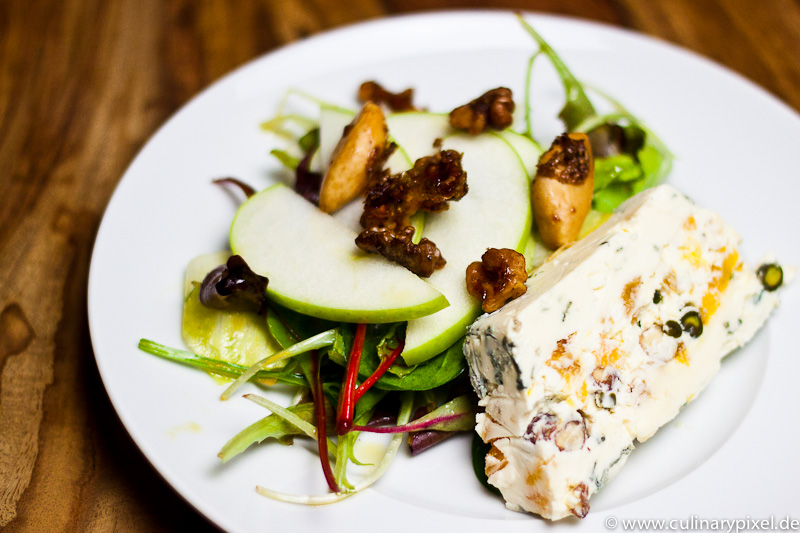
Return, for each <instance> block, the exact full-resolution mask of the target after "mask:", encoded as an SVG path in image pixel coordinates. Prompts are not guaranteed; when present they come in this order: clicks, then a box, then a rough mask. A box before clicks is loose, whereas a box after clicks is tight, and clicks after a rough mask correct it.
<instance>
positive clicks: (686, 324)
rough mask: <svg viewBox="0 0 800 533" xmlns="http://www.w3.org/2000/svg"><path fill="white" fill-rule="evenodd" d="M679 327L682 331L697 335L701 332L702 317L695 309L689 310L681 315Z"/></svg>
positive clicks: (692, 335)
mask: <svg viewBox="0 0 800 533" xmlns="http://www.w3.org/2000/svg"><path fill="white" fill-rule="evenodd" d="M681 327H682V328H683V331H685V332H686V333H688V334H689V335H690V336H691V337H695V338H696V337H699V336H700V335H702V333H703V319H702V318H700V313H698V312H697V311H689V312H688V313H686V314H685V315H683V317H681Z"/></svg>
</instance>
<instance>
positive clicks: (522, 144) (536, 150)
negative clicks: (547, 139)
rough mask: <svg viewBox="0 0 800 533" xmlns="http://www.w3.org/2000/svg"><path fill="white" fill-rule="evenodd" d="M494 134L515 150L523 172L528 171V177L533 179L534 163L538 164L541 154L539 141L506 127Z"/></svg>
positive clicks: (534, 172) (534, 173)
mask: <svg viewBox="0 0 800 533" xmlns="http://www.w3.org/2000/svg"><path fill="white" fill-rule="evenodd" d="M495 135H499V136H500V137H502V138H503V139H504V140H506V141H507V142H508V144H510V145H511V147H512V148H513V149H514V151H515V152H517V155H519V158H520V159H521V160H522V165H523V166H524V167H525V172H527V173H528V179H529V180H530V181H533V177H534V176H535V175H536V165H538V164H539V157H540V156H541V155H542V147H541V146H539V143H537V142H536V141H534V140H533V139H531V138H530V137H528V136H527V135H522V134H521V133H517V132H516V131H512V130H508V129H506V130H503V131H499V132H496V133H495Z"/></svg>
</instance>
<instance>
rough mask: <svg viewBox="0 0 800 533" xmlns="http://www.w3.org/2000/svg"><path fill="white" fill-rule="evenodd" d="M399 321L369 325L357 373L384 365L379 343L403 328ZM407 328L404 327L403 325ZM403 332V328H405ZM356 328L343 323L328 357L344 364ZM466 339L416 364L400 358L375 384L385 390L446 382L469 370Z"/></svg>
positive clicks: (366, 373)
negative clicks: (464, 343) (410, 364)
mask: <svg viewBox="0 0 800 533" xmlns="http://www.w3.org/2000/svg"><path fill="white" fill-rule="evenodd" d="M396 326H397V325H396V324H371V325H369V326H368V327H367V334H366V338H365V340H364V348H363V351H362V353H361V363H360V365H359V367H358V375H359V376H360V377H361V378H362V379H366V378H368V377H369V376H370V375H372V373H373V372H374V371H375V370H376V369H377V368H378V366H379V365H380V364H381V358H380V357H379V356H378V349H377V347H378V345H379V344H381V343H382V342H386V338H387V336H390V335H392V334H393V333H392V332H394V331H398V332H399V331H400V328H399V327H396ZM403 329H404V328H403ZM403 334H404V331H403ZM354 335H355V327H354V326H353V325H351V324H342V325H340V327H339V328H338V334H337V339H336V340H335V341H334V343H333V344H332V345H331V346H330V348H329V349H328V357H329V358H330V359H331V361H333V362H335V363H336V364H338V365H341V366H345V365H346V364H347V358H348V356H349V355H350V348H351V347H352V345H353V337H354ZM462 343H463V339H460V340H459V341H458V342H456V343H455V344H453V345H452V346H451V347H450V348H448V349H447V350H445V351H444V352H442V353H440V354H439V355H437V356H435V357H433V358H432V359H429V360H428V361H425V362H424V363H421V364H419V365H416V366H413V367H407V366H405V365H403V364H402V362H401V359H398V360H397V362H395V364H394V365H392V367H390V369H391V368H393V367H397V368H395V372H394V373H392V374H390V373H389V372H387V373H386V374H384V375H383V376H382V377H381V378H380V379H379V380H378V381H377V383H375V387H377V388H379V389H383V390H417V391H420V390H429V389H434V388H436V387H439V386H441V385H444V384H445V383H448V382H450V381H452V380H453V379H455V378H456V377H458V376H459V375H461V374H462V373H463V372H465V371H466V368H467V363H466V360H465V359H464V353H463V351H462V348H461V345H462Z"/></svg>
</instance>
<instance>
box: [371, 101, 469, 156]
mask: <svg viewBox="0 0 800 533" xmlns="http://www.w3.org/2000/svg"><path fill="white" fill-rule="evenodd" d="M386 125H387V126H388V127H389V136H390V137H391V138H392V140H394V142H395V143H397V145H398V146H400V147H401V148H402V149H403V151H404V152H405V153H406V155H407V156H408V158H409V159H410V161H411V164H412V165H413V164H414V161H416V160H417V159H419V158H420V157H425V156H426V155H432V154H434V153H436V152H437V149H436V148H434V146H433V143H434V141H436V139H444V138H445V137H447V136H448V135H452V134H453V133H455V130H453V128H451V127H450V119H449V118H448V116H447V115H443V114H439V113H426V112H420V111H409V112H406V113H395V114H393V115H389V116H387V117H386Z"/></svg>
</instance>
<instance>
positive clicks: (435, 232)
mask: <svg viewBox="0 0 800 533" xmlns="http://www.w3.org/2000/svg"><path fill="white" fill-rule="evenodd" d="M442 148H444V149H452V150H456V151H458V152H461V153H463V154H464V157H463V159H462V166H463V167H464V170H466V171H467V184H468V185H469V192H468V193H467V195H466V196H464V198H462V199H461V200H459V201H458V202H451V203H450V208H449V209H448V210H447V211H443V212H441V213H431V214H428V217H427V221H426V225H425V232H424V236H425V237H427V238H429V239H430V240H432V241H433V242H435V243H436V245H437V246H438V247H439V249H440V250H441V252H442V255H443V256H444V258H445V259H446V260H447V264H446V265H445V267H444V268H443V269H441V270H437V271H436V272H434V273H433V275H432V276H431V277H430V278H428V282H429V283H430V284H431V285H433V286H434V287H436V289H438V290H439V291H441V293H442V294H444V295H445V296H446V297H447V301H448V302H450V306H449V307H446V308H445V309H442V310H441V311H438V312H436V313H434V314H432V315H430V316H426V317H424V318H419V319H417V320H412V321H410V322H409V323H408V329H407V330H406V346H405V350H404V351H403V354H402V355H403V359H404V360H405V362H406V363H407V364H408V365H414V364H417V363H421V362H423V361H425V360H427V359H430V358H431V357H433V356H435V355H436V354H438V353H441V352H442V351H444V350H445V349H447V347H449V346H450V345H452V344H453V343H454V342H456V341H457V340H458V339H459V338H460V337H461V336H463V335H464V333H465V332H466V328H467V326H468V325H469V324H470V323H471V322H472V321H473V320H474V319H475V318H476V317H477V316H478V314H480V303H479V302H478V300H476V299H475V298H473V297H472V296H470V295H469V293H467V288H466V269H467V265H469V264H470V263H472V262H473V261H480V258H481V255H483V253H484V252H485V251H486V249H487V248H512V249H515V250H517V251H520V252H521V251H522V250H524V248H525V245H526V243H527V241H528V236H529V235H530V231H531V207H530V185H529V182H528V177H527V174H526V172H525V169H524V168H523V166H522V162H521V160H520V158H519V156H518V155H517V153H516V152H515V151H514V149H513V148H512V147H511V145H510V144H509V143H508V142H507V141H505V140H504V139H503V138H501V137H499V136H497V135H485V134H484V135H479V136H476V137H470V136H466V135H454V136H451V137H448V138H446V139H445V140H444V145H443V146H442Z"/></svg>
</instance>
